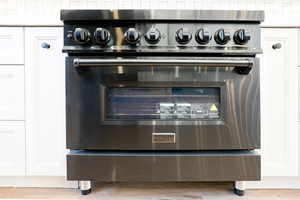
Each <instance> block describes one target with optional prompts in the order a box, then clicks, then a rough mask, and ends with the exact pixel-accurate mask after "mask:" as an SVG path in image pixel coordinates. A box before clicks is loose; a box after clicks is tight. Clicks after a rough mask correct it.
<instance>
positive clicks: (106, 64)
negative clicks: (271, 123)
mask: <svg viewBox="0 0 300 200" xmlns="http://www.w3.org/2000/svg"><path fill="white" fill-rule="evenodd" d="M66 63H67V69H66V87H67V91H66V93H67V147H68V148H70V149H88V150H220V149H223V150H226V149H256V148H259V147H260V108H259V104H260V101H259V99H260V97H259V91H260V88H259V64H258V59H257V58H253V57H247V58H245V57H243V58H238V57H234V58H227V57H219V58H207V57H205V58H200V57H197V58H196V57H193V58H191V57H168V58H166V57H128V58H125V57H122V58H108V57H102V58H101V57H88V58H87V57H86V56H85V57H83V56H82V57H68V58H67V60H66Z"/></svg>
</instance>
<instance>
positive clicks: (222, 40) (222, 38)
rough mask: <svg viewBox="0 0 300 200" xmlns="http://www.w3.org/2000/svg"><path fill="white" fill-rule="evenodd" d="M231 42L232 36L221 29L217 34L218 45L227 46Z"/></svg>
mask: <svg viewBox="0 0 300 200" xmlns="http://www.w3.org/2000/svg"><path fill="white" fill-rule="evenodd" d="M229 40H230V34H229V33H227V32H225V31H224V29H219V30H218V31H217V32H216V33H215V41H216V42H217V43H218V44H221V45H224V44H227V43H228V41H229Z"/></svg>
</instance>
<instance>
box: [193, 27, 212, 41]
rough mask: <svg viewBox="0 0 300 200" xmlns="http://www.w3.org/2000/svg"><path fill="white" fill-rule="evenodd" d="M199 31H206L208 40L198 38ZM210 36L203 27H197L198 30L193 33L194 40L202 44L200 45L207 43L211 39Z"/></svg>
mask: <svg viewBox="0 0 300 200" xmlns="http://www.w3.org/2000/svg"><path fill="white" fill-rule="evenodd" d="M200 31H202V32H203V34H205V33H208V34H207V35H208V40H201V39H200V38H199V33H200ZM207 35H206V36H207ZM203 36H204V37H205V35H203ZM211 38H212V36H211V34H210V33H209V32H208V31H205V30H204V29H203V28H200V29H198V30H197V31H196V33H195V40H196V42H198V44H202V45H204V44H208V43H209V42H210V41H211Z"/></svg>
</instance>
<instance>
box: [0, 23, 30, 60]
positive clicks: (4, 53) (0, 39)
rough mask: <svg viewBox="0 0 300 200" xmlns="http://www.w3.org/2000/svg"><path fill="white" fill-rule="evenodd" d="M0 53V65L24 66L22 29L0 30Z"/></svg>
mask: <svg viewBox="0 0 300 200" xmlns="http://www.w3.org/2000/svg"><path fill="white" fill-rule="evenodd" d="M0 52H1V53H0V64H24V31H23V28H21V27H1V28H0Z"/></svg>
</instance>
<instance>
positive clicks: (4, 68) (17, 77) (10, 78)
mask: <svg viewBox="0 0 300 200" xmlns="http://www.w3.org/2000/svg"><path fill="white" fill-rule="evenodd" d="M0 55H1V54H0ZM0 94H1V98H0V120H24V102H25V99H24V66H23V65H0ZM24 142H25V141H24Z"/></svg>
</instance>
